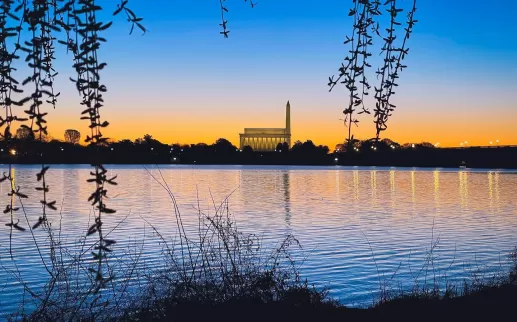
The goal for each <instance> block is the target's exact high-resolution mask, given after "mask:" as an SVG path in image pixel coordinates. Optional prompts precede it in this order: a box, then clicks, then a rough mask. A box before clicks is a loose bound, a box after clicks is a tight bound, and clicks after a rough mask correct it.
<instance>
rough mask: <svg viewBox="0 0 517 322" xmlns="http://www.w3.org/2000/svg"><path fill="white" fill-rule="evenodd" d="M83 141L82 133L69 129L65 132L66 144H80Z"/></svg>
mask: <svg viewBox="0 0 517 322" xmlns="http://www.w3.org/2000/svg"><path fill="white" fill-rule="evenodd" d="M80 141H81V133H80V132H79V131H77V130H73V129H68V130H66V131H65V142H66V143H72V144H79V142H80Z"/></svg>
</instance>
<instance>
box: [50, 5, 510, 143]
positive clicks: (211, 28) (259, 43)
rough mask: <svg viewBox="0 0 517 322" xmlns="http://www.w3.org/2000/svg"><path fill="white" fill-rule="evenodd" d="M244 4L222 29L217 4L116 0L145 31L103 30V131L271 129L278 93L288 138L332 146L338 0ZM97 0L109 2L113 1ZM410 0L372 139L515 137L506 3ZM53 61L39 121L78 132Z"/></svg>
mask: <svg viewBox="0 0 517 322" xmlns="http://www.w3.org/2000/svg"><path fill="white" fill-rule="evenodd" d="M258 2H259V3H258V5H257V6H256V7H255V8H254V9H251V8H250V7H249V4H248V3H245V2H244V1H242V0H230V1H227V3H228V8H229V13H228V15H227V18H228V20H229V23H228V24H229V29H230V30H231V32H230V38H229V39H224V38H223V37H222V36H221V35H220V34H219V32H220V31H221V29H220V27H219V25H218V24H219V23H220V10H219V1H217V0H199V1H177V0H168V1H161V0H160V1H159V0H151V1H149V0H146V1H144V0H130V1H129V4H130V6H129V7H130V8H131V9H133V10H134V11H135V12H137V14H138V15H139V16H142V17H143V18H144V25H145V26H146V27H147V28H148V29H149V33H147V34H146V35H145V36H142V35H141V33H140V32H139V31H136V32H135V33H134V34H133V35H131V36H130V35H129V25H128V24H127V23H125V21H124V19H123V18H122V17H116V18H114V20H115V22H116V23H115V25H114V27H113V28H112V30H110V31H108V32H106V34H105V36H106V38H108V40H109V41H108V43H107V44H106V45H105V46H104V47H103V48H102V49H101V50H102V51H101V56H100V58H101V59H102V60H104V61H106V62H107V63H108V68H107V69H106V70H105V71H104V76H103V80H104V83H105V84H106V85H107V86H108V90H109V92H108V93H107V95H106V96H105V100H106V107H105V108H104V111H103V116H104V117H105V118H106V119H107V120H108V121H110V123H111V126H110V128H109V130H107V131H106V133H105V134H107V136H109V137H112V138H114V139H122V138H130V139H135V138H137V137H141V136H143V135H144V134H146V133H149V134H152V135H153V136H154V137H155V138H157V139H159V140H160V141H162V142H164V143H197V142H206V143H212V142H214V141H215V140H216V139H217V138H220V137H224V138H227V139H229V140H230V141H232V142H233V143H234V144H238V134H239V133H240V132H242V130H243V128H244V127H283V126H284V120H285V117H284V112H285V104H286V102H287V100H290V102H291V114H292V116H291V119H292V131H293V141H294V140H307V139H312V140H313V141H314V142H315V143H317V144H325V145H329V146H330V147H333V146H334V145H335V144H337V143H341V142H343V140H344V138H345V136H346V131H347V130H346V128H345V127H344V126H343V123H342V121H340V119H341V118H342V110H343V109H344V108H345V105H346V102H347V100H346V96H347V93H346V92H345V89H344V88H341V87H340V88H336V89H335V90H334V91H333V92H332V93H329V92H328V87H327V82H328V77H329V76H331V75H333V74H335V73H336V71H337V68H338V67H339V65H340V63H341V62H342V61H343V58H344V57H345V55H346V50H348V47H345V46H344V45H343V40H344V39H345V35H346V34H349V32H350V31H351V28H350V27H351V20H350V18H349V17H348V16H347V14H348V10H349V7H350V5H351V4H352V1H345V0H319V1H304V0H302V1H300V0H297V1H294V0H281V1H278V0H260V1H258ZM410 2H411V1H409V0H404V1H403V3H404V5H405V6H407V5H409V4H410ZM102 3H104V4H103V6H104V7H105V8H109V11H110V12H111V11H113V10H112V9H114V8H115V6H116V4H117V3H118V1H115V0H109V1H102ZM418 3H419V4H418V12H417V15H416V18H417V19H418V20H419V23H418V24H417V25H416V27H415V32H414V34H413V37H412V38H411V39H410V43H409V47H410V48H411V49H410V54H409V56H408V58H407V59H406V64H407V65H408V66H409V68H408V69H406V70H405V71H404V72H403V74H402V75H401V81H400V86H399V88H398V89H397V93H396V96H395V100H394V102H395V103H396V104H397V106H398V107H397V110H396V111H395V113H394V115H393V117H392V118H391V120H390V122H389V123H388V126H389V129H388V131H386V132H385V133H384V135H383V136H384V137H390V138H392V139H394V140H395V141H398V142H401V143H404V142H420V141H429V142H431V143H436V142H440V143H441V145H442V146H455V145H459V142H462V141H469V144H470V145H487V144H488V142H489V141H491V140H493V141H495V140H496V139H498V140H500V141H501V144H517V128H516V126H515V123H516V120H517V104H516V100H515V94H514V93H513V91H514V90H516V89H517V86H516V85H517V81H516V80H515V75H517V59H516V58H517V42H515V41H512V39H515V33H516V32H517V23H516V22H515V21H516V20H515V19H514V14H515V11H516V9H517V3H516V2H515V1H513V0H494V1H493V2H490V3H489V2H487V1H465V0H463V1H450V0H434V1H431V0H419V1H418ZM106 18H110V17H108V16H107V17H106ZM404 20H405V17H404ZM374 56H376V55H375V53H374ZM58 58H59V59H60V62H59V63H58V64H57V65H58V71H60V72H61V74H60V75H59V77H58V80H57V86H58V87H59V89H60V91H61V92H62V94H61V99H60V101H59V103H58V106H57V108H56V109H55V110H51V111H50V115H49V130H50V132H51V135H52V136H54V137H56V138H60V139H62V136H63V135H62V133H63V131H64V130H65V129H66V128H75V129H78V130H80V131H81V132H82V133H83V137H84V134H86V132H87V125H88V124H87V122H86V121H81V120H79V113H80V111H81V106H80V105H79V102H80V98H79V96H78V94H77V92H76V91H75V88H74V86H73V84H71V83H70V82H69V81H68V77H69V76H72V70H71V67H69V66H71V57H70V56H69V57H66V56H64V55H63V54H61V55H58ZM69 62H70V63H69ZM371 81H372V84H373V83H374V79H373V78H372V79H371ZM372 108H373V106H372ZM360 120H361V123H360V126H359V128H354V133H355V134H356V137H359V138H363V139H365V138H369V137H372V136H373V135H374V131H375V127H374V125H373V123H372V119H371V118H368V117H363V118H361V119H360Z"/></svg>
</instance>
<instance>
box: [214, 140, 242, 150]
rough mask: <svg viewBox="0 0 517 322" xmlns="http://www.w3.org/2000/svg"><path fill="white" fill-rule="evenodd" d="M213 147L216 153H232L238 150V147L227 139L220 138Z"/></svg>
mask: <svg viewBox="0 0 517 322" xmlns="http://www.w3.org/2000/svg"><path fill="white" fill-rule="evenodd" d="M213 149H214V152H215V153H231V152H236V151H237V150H238V149H237V147H236V146H234V145H233V144H232V143H231V142H230V141H228V140H227V139H223V138H220V139H218V140H217V141H215V143H214V145H213Z"/></svg>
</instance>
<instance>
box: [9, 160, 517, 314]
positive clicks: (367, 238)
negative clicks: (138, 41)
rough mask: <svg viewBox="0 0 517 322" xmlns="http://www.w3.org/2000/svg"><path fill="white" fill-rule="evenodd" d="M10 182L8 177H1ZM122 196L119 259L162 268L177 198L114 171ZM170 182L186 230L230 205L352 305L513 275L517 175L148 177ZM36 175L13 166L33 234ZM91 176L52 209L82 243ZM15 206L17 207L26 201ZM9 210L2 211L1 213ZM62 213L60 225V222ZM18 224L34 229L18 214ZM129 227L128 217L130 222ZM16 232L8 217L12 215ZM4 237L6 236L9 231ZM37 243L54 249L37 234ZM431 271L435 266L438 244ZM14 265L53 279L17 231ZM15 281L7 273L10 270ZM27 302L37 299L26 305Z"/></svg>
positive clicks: (184, 172)
mask: <svg viewBox="0 0 517 322" xmlns="http://www.w3.org/2000/svg"><path fill="white" fill-rule="evenodd" d="M0 167H1V170H2V172H7V171H8V168H7V166H5V165H3V166H0ZM109 169H110V171H111V173H113V174H117V175H118V179H117V181H118V183H119V185H118V186H110V187H109V195H110V196H111V198H110V199H109V200H108V205H109V206H110V207H112V208H115V209H117V213H116V214H113V215H109V217H108V216H105V218H104V221H105V222H106V223H105V230H108V229H111V228H113V227H115V226H116V225H117V224H119V226H118V228H117V229H116V230H115V231H114V232H113V233H112V237H113V238H114V239H116V240H117V241H118V243H117V244H116V246H115V247H114V250H115V252H117V251H123V250H124V249H127V248H128V247H130V246H131V245H134V244H135V243H137V244H138V243H140V242H142V241H144V240H145V247H144V252H143V254H144V255H143V256H142V258H143V259H144V260H145V261H146V263H147V264H148V265H149V266H152V265H153V263H158V262H159V261H160V249H161V247H160V246H159V244H158V243H157V242H153V241H152V237H144V236H149V235H152V234H150V229H149V227H148V226H146V224H145V222H144V220H143V219H142V218H145V219H146V220H148V221H149V222H151V223H152V224H153V225H154V226H155V227H156V228H157V229H158V230H159V231H160V232H161V233H162V234H163V235H164V236H166V237H167V238H169V237H170V238H174V236H175V234H176V230H175V227H176V226H175V217H174V214H173V208H172V204H171V200H170V198H169V195H168V194H167V192H166V191H165V190H164V189H163V188H162V187H161V186H160V185H159V184H158V183H157V182H156V181H155V180H154V179H153V177H152V176H151V175H150V174H149V173H148V172H147V170H146V169H144V168H143V167H142V166H111V167H109ZM148 169H149V171H150V172H151V173H152V174H153V175H154V176H155V177H156V178H161V175H163V178H164V179H165V181H166V182H167V184H168V185H169V186H170V188H171V189H172V191H173V192H174V194H175V197H176V199H177V201H178V204H179V207H180V210H181V212H182V215H183V220H184V221H185V222H186V225H187V226H189V225H192V224H194V223H197V210H196V209H195V208H196V207H198V202H199V207H200V208H201V209H203V210H204V211H206V212H212V213H213V201H215V203H217V204H218V203H219V202H221V201H222V200H223V199H224V198H226V197H227V196H229V205H230V211H231V212H232V213H233V215H234V216H235V218H236V220H237V223H238V225H239V227H240V229H242V230H244V231H246V232H253V233H256V234H259V235H261V236H262V238H263V242H264V244H265V245H274V244H275V243H277V242H279V241H281V239H282V237H283V236H286V235H287V234H293V235H294V236H295V237H296V238H297V239H298V240H299V241H300V243H301V245H302V246H303V249H302V250H296V251H295V255H296V256H297V259H298V260H299V264H300V265H301V266H300V269H301V273H302V277H304V278H307V279H308V281H309V282H310V283H313V284H314V285H315V286H316V287H328V288H329V291H330V294H331V295H332V296H334V297H335V298H336V299H338V300H340V301H341V302H342V303H344V304H346V305H350V306H365V305H369V304H371V303H372V301H373V300H374V299H375V298H376V296H378V291H379V281H381V282H383V283H389V285H390V287H392V288H396V289H409V288H411V287H412V286H413V285H414V281H415V279H417V278H419V280H422V279H424V280H425V279H428V280H429V279H433V278H434V277H436V276H437V277H439V278H441V279H442V280H444V279H446V280H448V281H449V282H453V283H454V282H460V281H462V280H463V279H464V278H466V277H471V276H472V274H474V273H475V272H479V271H480V272H483V273H484V274H485V275H486V276H490V274H493V273H496V272H501V271H504V270H505V269H507V268H508V261H507V256H508V254H509V253H510V252H511V251H512V250H513V249H514V247H515V246H517V201H516V199H515V191H516V190H515V187H517V172H512V171H503V170H494V171H485V170H475V169H467V170H460V169H411V168H407V169H406V168H366V167H364V168H363V167H350V168H345V167H285V166H201V167H194V166H160V169H161V174H160V172H159V171H158V170H156V167H154V166H149V167H148ZM38 171H39V169H38V167H37V166H15V167H14V175H15V179H16V185H19V186H20V187H21V191H23V192H25V193H26V194H28V195H29V199H27V200H24V204H23V207H24V209H25V211H26V213H27V217H28V219H29V221H30V222H31V223H34V222H35V221H36V220H37V218H38V217H39V214H40V210H41V207H40V205H39V200H40V196H39V195H38V192H37V191H35V190H34V187H35V186H36V181H35V174H36V173H37V172H38ZM89 171H90V170H89V167H88V166H75V165H63V166H52V167H51V169H50V170H49V171H48V175H47V183H48V184H49V185H50V193H49V196H50V197H49V199H51V200H57V205H58V208H59V211H57V212H51V214H50V215H49V217H50V218H51V221H52V222H53V226H54V227H56V228H57V227H58V226H59V225H60V226H61V227H63V230H62V237H63V239H64V240H65V241H66V242H68V243H73V242H74V241H76V240H77V239H78V238H79V237H80V236H83V235H84V231H85V230H86V229H87V227H88V225H89V222H91V220H92V218H91V207H90V206H89V204H88V202H86V200H87V198H88V197H89V195H90V193H91V191H92V188H93V187H92V184H88V183H86V179H88V177H89ZM8 190H9V183H8V181H4V182H3V183H1V185H0V199H1V201H0V202H1V203H3V204H7V203H9V200H10V199H9V197H8V196H7V193H8ZM16 204H17V206H20V205H19V202H18V201H16ZM2 207H4V206H2ZM59 213H61V214H62V216H60V215H59ZM20 216H21V217H20V219H21V220H20V225H22V226H24V227H27V224H26V220H25V218H24V217H23V215H22V214H21V213H20ZM126 217H127V218H126ZM2 218H4V219H3V221H4V222H5V223H7V222H8V221H9V217H8V215H7V214H5V215H3V217H2ZM1 227H4V228H1ZM1 227H0V229H3V232H2V233H0V256H1V257H0V261H1V264H2V266H3V267H4V270H2V273H0V289H1V293H0V310H1V311H3V312H12V311H15V310H16V309H17V307H18V306H17V305H18V303H19V301H20V299H21V298H22V296H23V294H24V293H23V288H22V286H21V285H20V284H19V283H18V279H17V277H16V274H14V275H13V274H9V273H8V272H13V271H12V268H13V264H12V260H11V258H10V255H9V228H8V227H5V226H3V225H2V226H1ZM36 237H37V238H44V236H43V235H42V231H41V230H40V231H36ZM433 244H434V245H435V247H434V249H433V267H431V266H430V265H427V266H426V258H428V257H427V256H428V251H429V250H430V249H431V247H432V245H433ZM12 248H13V257H14V259H15V261H16V264H17V266H18V270H19V271H20V273H21V274H22V277H23V280H24V281H25V282H26V283H28V284H29V285H31V286H32V287H35V288H37V287H41V286H42V285H43V284H44V282H45V280H44V278H45V277H46V272H45V269H44V267H43V266H42V264H41V260H40V257H39V255H38V252H37V250H36V249H35V247H34V243H33V240H32V236H31V235H30V234H29V233H28V232H14V237H13V239H12ZM5 269H7V271H8V272H6V270H5ZM25 295H27V294H25Z"/></svg>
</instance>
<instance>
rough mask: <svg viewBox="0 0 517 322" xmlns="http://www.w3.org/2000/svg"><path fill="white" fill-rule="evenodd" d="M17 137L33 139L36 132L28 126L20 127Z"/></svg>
mask: <svg viewBox="0 0 517 322" xmlns="http://www.w3.org/2000/svg"><path fill="white" fill-rule="evenodd" d="M16 138H17V139H18V140H31V139H34V133H33V132H32V131H31V130H30V129H29V128H27V127H19V128H18V129H17V130H16Z"/></svg>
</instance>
